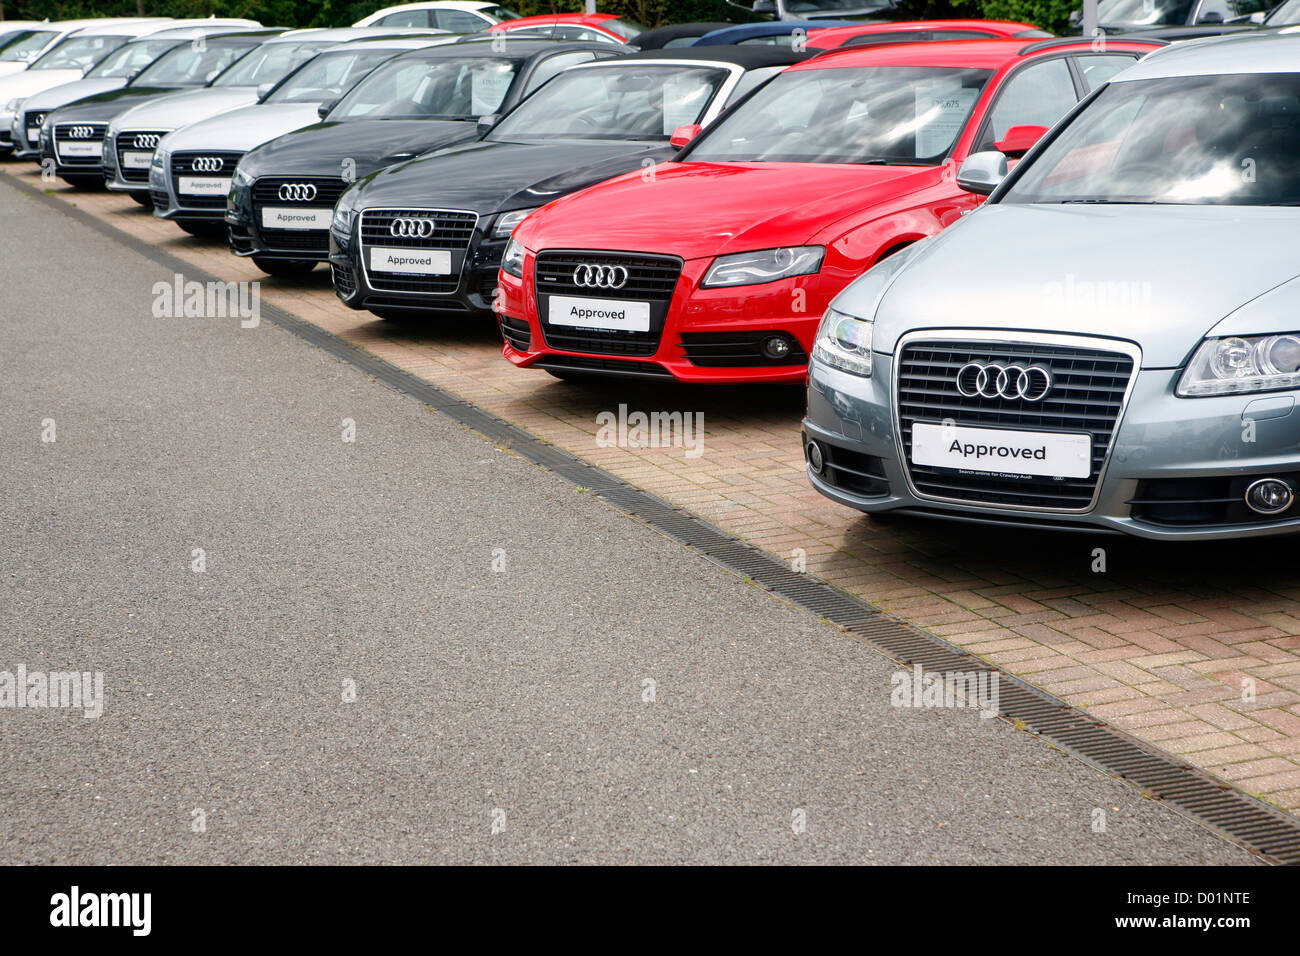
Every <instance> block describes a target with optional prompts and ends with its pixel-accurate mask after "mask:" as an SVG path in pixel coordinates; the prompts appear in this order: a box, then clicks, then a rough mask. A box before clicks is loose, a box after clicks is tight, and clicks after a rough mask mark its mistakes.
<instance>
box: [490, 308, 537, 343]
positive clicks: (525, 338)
mask: <svg viewBox="0 0 1300 956" xmlns="http://www.w3.org/2000/svg"><path fill="white" fill-rule="evenodd" d="M497 318H498V319H500V320H501V336H502V338H504V339H505V340H506V342H508V343H509V344H510V347H511V348H512V349H514V350H515V351H516V352H527V351H528V350H529V349H530V348H532V345H533V333H532V330H531V329H529V327H528V323H527V322H525V321H524V320H523V319H516V318H515V317H514V316H510V315H498V316H497Z"/></svg>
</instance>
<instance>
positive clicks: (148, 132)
mask: <svg viewBox="0 0 1300 956" xmlns="http://www.w3.org/2000/svg"><path fill="white" fill-rule="evenodd" d="M166 135H167V131H166V130H157V129H133V130H127V131H126V132H122V133H118V134H117V139H116V141H115V142H114V143H113V146H114V148H115V149H116V150H117V174H118V175H119V176H121V177H122V181H123V182H128V183H147V182H148V181H149V170H148V168H145V169H127V168H126V160H125V159H124V158H123V154H124V153H149V154H150V155H151V156H152V155H153V151H154V149H155V148H156V147H157V145H158V140H160V139H162V138H163V137H164V136H166ZM136 137H149V138H148V139H145V140H144V142H145V143H153V144H154V145H153V146H137V145H136Z"/></svg>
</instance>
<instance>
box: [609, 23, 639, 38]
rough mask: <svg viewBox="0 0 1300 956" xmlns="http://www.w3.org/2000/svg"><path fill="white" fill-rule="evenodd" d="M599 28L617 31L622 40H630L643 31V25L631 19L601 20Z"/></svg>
mask: <svg viewBox="0 0 1300 956" xmlns="http://www.w3.org/2000/svg"><path fill="white" fill-rule="evenodd" d="M600 28H601V29H602V30H608V31H609V32H610V33H617V34H618V35H619V36H621V37H622V38H623V39H624V40H630V39H632V38H633V37H634V36H640V35H641V34H642V33H645V27H643V26H641V24H639V23H636V22H634V21H632V20H603V21H601V24H600Z"/></svg>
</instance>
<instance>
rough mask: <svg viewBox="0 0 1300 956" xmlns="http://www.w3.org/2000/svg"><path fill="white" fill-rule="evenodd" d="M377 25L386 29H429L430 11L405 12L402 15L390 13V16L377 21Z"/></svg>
mask: <svg viewBox="0 0 1300 956" xmlns="http://www.w3.org/2000/svg"><path fill="white" fill-rule="evenodd" d="M375 25H376V26H384V27H419V28H420V29H427V28H428V26H429V11H428V10H403V11H401V12H400V13H390V14H389V15H388V16H386V17H383V18H381V19H380V20H379V21H377V22H376V24H375Z"/></svg>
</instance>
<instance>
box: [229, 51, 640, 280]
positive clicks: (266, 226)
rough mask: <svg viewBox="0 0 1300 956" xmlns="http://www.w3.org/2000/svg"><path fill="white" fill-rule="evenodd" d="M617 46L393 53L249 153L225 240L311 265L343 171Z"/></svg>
mask: <svg viewBox="0 0 1300 956" xmlns="http://www.w3.org/2000/svg"><path fill="white" fill-rule="evenodd" d="M623 52H624V51H622V50H620V49H618V48H617V47H613V46H611V45H610V44H605V43H576V42H571V41H563V40H535V39H506V40H501V39H499V38H498V39H496V40H495V41H494V40H492V39H488V38H481V39H479V38H476V39H473V40H466V41H462V42H459V43H454V44H450V45H448V46H440V47H433V48H430V49H423V50H417V51H413V52H410V53H404V54H402V55H400V56H398V57H395V58H394V59H392V60H390V61H389V62H387V63H385V64H383V65H382V66H380V67H378V68H377V69H376V70H375V71H374V72H373V73H371V74H370V75H369V76H367V77H366V78H365V79H363V80H362V81H361V82H359V83H358V84H357V85H356V86H355V87H353V88H352V89H351V90H350V91H349V92H348V93H347V94H346V95H344V96H343V97H342V98H340V99H339V100H338V101H337V102H335V103H330V104H325V105H323V106H322V107H321V114H322V116H323V117H324V121H323V122H321V123H318V124H316V125H313V126H308V127H305V128H303V129H300V130H296V131H294V132H292V133H287V134H285V135H283V136H280V137H278V138H276V139H273V140H271V141H270V142H269V143H265V144H263V145H262V146H259V147H257V148H256V149H252V150H250V151H249V152H247V153H245V154H244V156H243V158H242V159H240V161H239V166H238V168H237V169H236V171H235V176H234V180H233V182H232V186H231V191H230V196H229V199H228V200H227V204H226V222H227V224H228V225H229V227H230V250H231V251H232V252H233V253H235V255H237V256H251V257H252V258H253V262H254V263H256V264H257V266H258V268H260V269H261V270H262V271H263V272H267V273H270V274H272V275H291V274H293V273H295V272H306V271H309V270H310V269H312V268H314V267H315V265H316V264H317V263H318V262H325V261H326V260H327V259H328V258H329V222H330V218H331V215H332V213H333V209H334V204H335V202H336V201H337V200H338V198H339V196H340V194H342V192H343V190H344V189H345V188H347V186H348V184H349V183H352V182H355V181H356V180H358V179H360V178H362V177H365V176H368V175H370V174H371V173H373V172H375V171H377V170H379V169H382V168H383V167H385V166H389V165H392V164H393V163H396V162H400V161H401V160H403V159H410V158H412V157H414V156H418V155H419V154H421V153H425V152H428V151H429V150H431V149H436V148H438V147H440V146H447V145H450V144H453V143H459V142H462V141H465V140H471V139H477V138H478V137H479V135H480V131H479V119H480V118H481V117H483V116H485V115H487V116H495V115H499V114H504V113H506V112H509V111H510V110H512V109H513V108H514V107H515V105H516V104H517V103H519V101H520V100H522V99H523V98H524V97H525V96H527V95H528V94H529V93H531V92H532V91H533V90H535V89H537V88H538V87H539V86H541V85H542V84H543V83H545V82H546V81H547V80H549V79H550V78H551V77H553V76H555V75H556V74H557V73H559V72H560V71H561V70H563V69H566V68H568V67H570V66H576V65H578V64H580V63H590V62H593V61H594V60H597V59H604V58H607V57H614V56H621V55H622V54H623ZM289 211H293V212H295V213H297V215H289V214H287V213H288V212H289Z"/></svg>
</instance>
